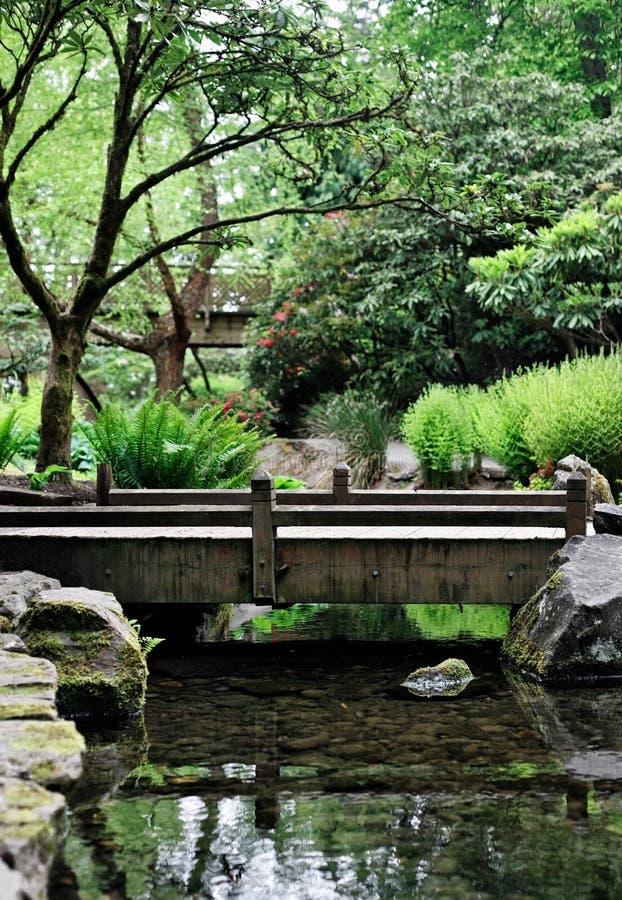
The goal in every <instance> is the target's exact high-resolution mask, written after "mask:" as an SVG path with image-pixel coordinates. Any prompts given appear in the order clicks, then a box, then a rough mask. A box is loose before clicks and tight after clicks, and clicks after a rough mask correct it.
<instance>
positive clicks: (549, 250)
mask: <svg viewBox="0 0 622 900" xmlns="http://www.w3.org/2000/svg"><path fill="white" fill-rule="evenodd" d="M602 194H604V196H601V197H600V198H599V200H600V204H599V206H597V205H596V204H595V203H590V204H587V203H586V204H584V205H583V207H582V208H580V209H577V210H573V211H571V212H570V213H569V214H568V215H566V216H565V217H564V218H562V219H561V220H560V221H559V222H556V223H555V224H554V225H552V226H550V227H547V228H539V229H538V230H537V231H536V233H535V236H534V237H533V238H532V239H530V241H529V242H527V243H520V244H517V245H516V246H514V247H512V248H510V249H507V250H501V251H499V252H498V253H497V254H496V255H495V256H489V257H482V258H478V259H472V260H471V263H470V265H471V269H472V270H473V272H474V273H475V276H476V280H475V281H474V282H473V284H472V285H470V287H469V288H468V290H470V291H471V292H473V293H474V294H475V295H476V296H477V299H478V302H479V303H480V304H481V306H482V307H483V308H484V309H493V310H494V311H495V312H497V313H504V312H512V313H514V314H516V315H519V316H522V317H524V318H527V319H530V320H531V321H534V322H538V323H539V324H541V326H542V327H544V328H546V329H548V330H549V331H550V332H551V333H554V334H556V335H557V336H559V337H560V339H562V340H563V341H565V343H566V345H567V348H568V351H569V353H570V355H572V356H574V355H576V346H577V344H582V345H584V346H591V347H594V346H598V345H602V344H608V343H612V342H618V341H619V339H620V334H619V328H620V324H621V323H622V194H621V193H610V191H609V190H608V191H603V192H602Z"/></svg>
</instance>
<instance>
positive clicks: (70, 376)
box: [36, 317, 87, 472]
mask: <svg viewBox="0 0 622 900" xmlns="http://www.w3.org/2000/svg"><path fill="white" fill-rule="evenodd" d="M49 326H50V332H51V336H52V342H51V346H50V354H49V358H48V369H47V373H46V376H45V383H44V386H43V399H42V401H41V431H40V441H39V455H38V457H37V466H36V469H37V472H43V471H45V469H47V467H48V466H51V465H58V466H67V467H68V468H71V435H72V431H73V412H72V404H73V396H74V383H75V378H76V374H77V372H78V367H79V365H80V360H81V359H82V355H83V353H84V349H85V347H86V331H87V326H86V324H84V323H82V322H80V321H79V320H77V319H76V318H68V317H62V318H60V319H59V320H57V321H55V322H50V323H49Z"/></svg>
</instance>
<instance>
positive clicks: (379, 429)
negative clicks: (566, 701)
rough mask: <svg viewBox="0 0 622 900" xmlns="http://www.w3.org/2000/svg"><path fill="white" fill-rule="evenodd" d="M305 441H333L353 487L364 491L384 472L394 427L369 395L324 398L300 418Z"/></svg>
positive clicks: (383, 406) (386, 410)
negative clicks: (348, 469) (310, 438)
mask: <svg viewBox="0 0 622 900" xmlns="http://www.w3.org/2000/svg"><path fill="white" fill-rule="evenodd" d="M302 429H303V432H304V434H306V435H307V436H308V437H315V438H318V437H320V438H328V439H330V440H334V441H337V442H338V444H340V445H341V450H342V452H343V455H344V462H346V463H347V464H348V465H349V466H350V468H351V469H352V484H353V486H354V487H359V488H366V487H369V486H370V485H371V484H373V483H374V482H375V481H377V480H378V479H379V478H380V477H381V476H382V473H383V472H384V470H385V467H386V461H387V445H388V443H389V440H390V438H391V436H392V435H393V433H394V430H395V427H394V424H393V418H392V415H391V412H390V409H389V407H388V405H387V404H386V403H383V402H382V401H381V400H378V399H377V398H376V397H375V396H373V394H370V393H362V392H357V391H345V393H343V394H324V395H323V396H322V397H321V398H320V400H318V402H317V403H314V404H313V406H311V407H309V409H308V410H307V412H306V413H305V415H304V416H303V425H302Z"/></svg>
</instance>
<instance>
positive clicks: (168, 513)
mask: <svg viewBox="0 0 622 900" xmlns="http://www.w3.org/2000/svg"><path fill="white" fill-rule="evenodd" d="M158 525H165V526H168V527H171V528H184V527H188V528H192V527H201V526H217V527H233V526H247V527H250V525H251V509H250V505H247V506H242V505H238V506H228V507H227V506H219V507H214V506H143V507H140V506H136V507H131V506H116V507H115V506H91V507H88V506H74V507H68V508H61V507H41V508H36V509H35V508H31V507H19V506H13V507H0V528H49V527H55V528H72V527H87V528H102V527H111V528H112V527H114V528H142V527H155V526H158Z"/></svg>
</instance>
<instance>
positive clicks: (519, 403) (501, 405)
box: [473, 368, 543, 484]
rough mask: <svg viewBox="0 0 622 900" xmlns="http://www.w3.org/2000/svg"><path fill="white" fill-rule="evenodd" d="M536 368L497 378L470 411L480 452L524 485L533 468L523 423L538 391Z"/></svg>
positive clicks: (534, 463) (532, 456) (536, 400)
mask: <svg viewBox="0 0 622 900" xmlns="http://www.w3.org/2000/svg"><path fill="white" fill-rule="evenodd" d="M540 371H543V370H542V369H540V368H535V369H530V370H528V371H525V372H521V373H519V374H517V375H513V376H512V377H511V378H501V379H500V380H499V381H497V382H495V383H494V384H493V385H491V386H490V387H489V388H488V389H487V390H486V391H485V392H483V393H482V394H481V396H480V399H479V400H478V402H477V404H476V405H475V408H474V411H473V418H474V428H475V432H476V434H477V442H478V445H479V448H480V450H481V452H482V453H486V454H487V455H488V456H491V457H492V458H493V459H495V460H496V461H497V462H498V463H501V464H502V465H504V466H506V467H507V469H508V471H509V473H510V475H511V476H512V478H516V479H518V480H519V481H520V482H522V483H523V484H527V483H528V480H529V475H530V473H531V472H533V471H534V469H535V467H536V459H535V456H534V452H533V449H532V447H531V446H530V445H529V443H528V442H527V440H526V437H525V422H526V420H527V417H528V416H529V414H530V412H531V410H532V409H533V408H534V407H535V406H536V405H537V403H538V397H539V394H540V392H541V384H540V376H539V374H538V373H539V372H540Z"/></svg>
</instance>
